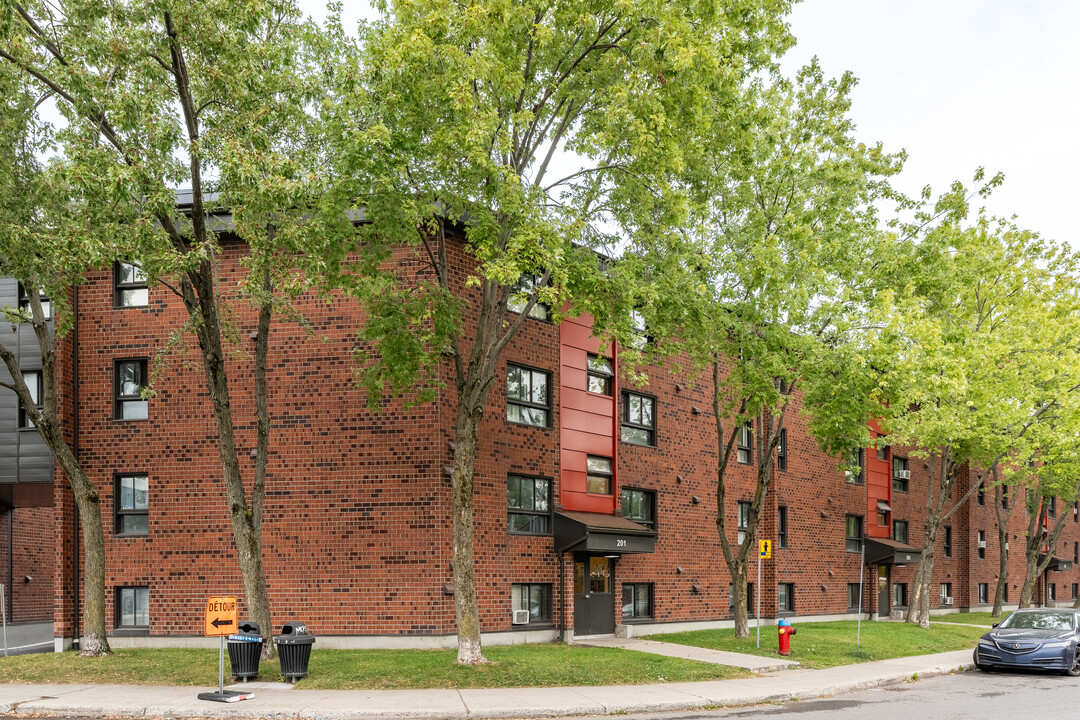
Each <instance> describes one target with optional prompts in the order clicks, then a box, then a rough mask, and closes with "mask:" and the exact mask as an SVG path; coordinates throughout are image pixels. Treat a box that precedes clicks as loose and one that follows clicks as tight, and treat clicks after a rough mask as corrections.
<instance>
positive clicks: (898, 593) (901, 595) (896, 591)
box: [892, 583, 907, 607]
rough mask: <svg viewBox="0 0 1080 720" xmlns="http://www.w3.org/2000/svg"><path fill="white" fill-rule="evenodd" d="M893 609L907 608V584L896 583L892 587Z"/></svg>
mask: <svg viewBox="0 0 1080 720" xmlns="http://www.w3.org/2000/svg"><path fill="white" fill-rule="evenodd" d="M892 604H893V607H907V583H894V584H893V586H892Z"/></svg>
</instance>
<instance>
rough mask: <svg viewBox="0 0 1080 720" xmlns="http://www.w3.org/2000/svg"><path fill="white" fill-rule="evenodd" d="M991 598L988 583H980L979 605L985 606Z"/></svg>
mask: <svg viewBox="0 0 1080 720" xmlns="http://www.w3.org/2000/svg"><path fill="white" fill-rule="evenodd" d="M989 597H990V586H989V585H988V584H987V583H979V604H980V605H985V604H986V603H987V602H988V600H987V598H989Z"/></svg>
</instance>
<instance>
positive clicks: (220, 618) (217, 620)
mask: <svg viewBox="0 0 1080 720" xmlns="http://www.w3.org/2000/svg"><path fill="white" fill-rule="evenodd" d="M235 632H236V598H234V597H212V598H210V599H209V600H207V601H206V627H205V633H204V634H205V635H206V637H217V636H219V635H232V634H233V633H235Z"/></svg>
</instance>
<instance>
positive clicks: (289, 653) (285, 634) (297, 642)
mask: <svg viewBox="0 0 1080 720" xmlns="http://www.w3.org/2000/svg"><path fill="white" fill-rule="evenodd" d="M274 644H275V645H277V651H278V659H279V660H280V662H281V677H283V678H288V679H289V680H290V681H291V682H296V681H297V680H299V679H300V678H302V677H307V666H308V661H309V660H311V646H312V645H314V644H315V636H314V635H312V634H310V633H309V632H308V629H307V625H305V624H304V623H301V622H296V621H295V620H294V621H293V622H290V623H285V625H284V626H282V628H281V634H280V635H277V636H275V637H274Z"/></svg>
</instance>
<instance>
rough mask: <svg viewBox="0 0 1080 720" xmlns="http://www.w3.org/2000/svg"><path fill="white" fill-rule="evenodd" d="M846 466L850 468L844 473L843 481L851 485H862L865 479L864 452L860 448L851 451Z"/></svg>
mask: <svg viewBox="0 0 1080 720" xmlns="http://www.w3.org/2000/svg"><path fill="white" fill-rule="evenodd" d="M847 464H848V465H849V466H850V468H849V469H847V470H845V471H844V480H845V481H846V482H849V483H851V484H852V485H862V484H863V483H864V482H865V478H866V451H865V450H863V449H862V448H857V449H855V450H852V451H851V452H850V453H849V454H848V458H847Z"/></svg>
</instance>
